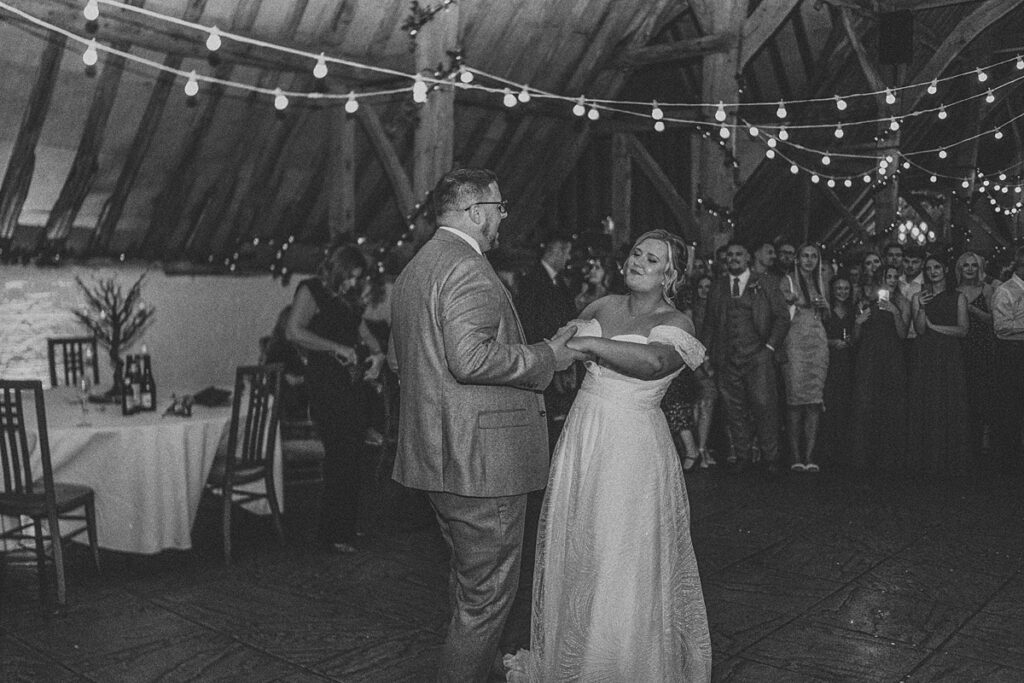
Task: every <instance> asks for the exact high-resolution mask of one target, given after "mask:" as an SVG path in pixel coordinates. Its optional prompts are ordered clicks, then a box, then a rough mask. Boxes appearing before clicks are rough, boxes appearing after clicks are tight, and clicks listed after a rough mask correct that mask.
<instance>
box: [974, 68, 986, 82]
mask: <svg viewBox="0 0 1024 683" xmlns="http://www.w3.org/2000/svg"><path fill="white" fill-rule="evenodd" d="M974 73H976V74H978V82H979V83H984V82H985V81H987V80H988V74H987V73H985V72H984V71H982V70H981V67H978V68H977V69H975V70H974Z"/></svg>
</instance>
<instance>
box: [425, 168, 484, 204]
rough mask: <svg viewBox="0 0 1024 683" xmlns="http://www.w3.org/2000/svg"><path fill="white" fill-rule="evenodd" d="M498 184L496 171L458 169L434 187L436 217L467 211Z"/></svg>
mask: <svg viewBox="0 0 1024 683" xmlns="http://www.w3.org/2000/svg"><path fill="white" fill-rule="evenodd" d="M496 182H498V176H496V175H494V171H490V170H488V169H486V168H457V169H455V170H454V171H449V172H448V173H446V174H445V175H444V177H443V178H441V180H440V181H438V183H437V186H436V187H434V192H433V203H434V215H435V216H443V215H444V214H446V213H448V212H450V211H459V210H461V209H465V208H466V207H467V206H468V205H469V204H472V203H473V202H474V201H479V198H480V197H482V196H484V195H485V194H487V190H488V189H489V188H490V186H491V184H492V183H496Z"/></svg>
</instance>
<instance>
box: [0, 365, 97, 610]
mask: <svg viewBox="0 0 1024 683" xmlns="http://www.w3.org/2000/svg"><path fill="white" fill-rule="evenodd" d="M26 393H28V394H31V396H32V400H34V402H35V413H36V429H37V430H38V433H39V451H40V454H41V464H40V467H41V469H42V478H39V477H37V476H35V474H34V473H33V470H32V457H31V456H32V449H31V448H30V446H29V439H28V431H29V430H28V424H27V415H26V412H25V404H26V402H27V401H26V400H25V396H24V395H23V394H26ZM0 467H2V477H3V478H2V482H0V483H2V488H0V515H5V516H8V517H12V518H15V519H18V520H24V519H26V518H27V519H28V520H29V521H27V522H20V523H19V524H18V526H16V527H14V528H13V529H3V530H2V531H0V541H4V542H5V545H6V541H8V540H13V541H22V540H28V539H32V540H34V541H35V560H36V565H37V566H38V568H39V594H40V598H41V599H42V598H44V597H45V594H46V578H45V576H46V560H47V557H46V541H50V542H51V543H50V547H51V549H52V556H53V558H52V559H53V565H54V568H55V571H56V575H57V602H58V604H60V605H64V604H65V603H66V594H65V588H64V552H63V547H62V543H63V541H65V540H67V539H70V538H73V537H75V536H78V535H79V534H82V533H88V534H89V546H90V547H91V548H92V556H93V561H94V562H95V563H96V570H97V571H99V569H100V551H99V544H98V542H97V539H96V506H95V495H94V494H93V491H92V489H91V488H89V487H88V486H80V485H78V484H63V483H55V482H54V481H53V468H52V466H51V464H50V441H49V436H48V433H47V431H46V406H45V405H44V403H43V383H42V382H41V381H39V380H26V381H16V380H0ZM79 508H84V514H82V515H71V514H68V513H71V512H73V511H75V510H78V509H79ZM60 520H68V521H84V522H85V523H86V525H85V528H84V529H82V528H79V529H77V530H75V531H72V532H70V533H68V534H61V532H60ZM44 521H45V522H46V524H47V528H46V530H45V532H44V530H43V524H42V523H43V522H44ZM30 527H31V529H32V533H28V529H29V528H30ZM12 552H16V551H12Z"/></svg>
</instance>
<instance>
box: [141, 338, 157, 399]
mask: <svg viewBox="0 0 1024 683" xmlns="http://www.w3.org/2000/svg"><path fill="white" fill-rule="evenodd" d="M140 358H141V361H142V371H141V373H140V375H141V380H140V382H139V410H156V380H154V379H153V366H152V364H151V363H150V358H149V351H148V350H147V349H146V347H145V345H143V347H142V355H141V357H140Z"/></svg>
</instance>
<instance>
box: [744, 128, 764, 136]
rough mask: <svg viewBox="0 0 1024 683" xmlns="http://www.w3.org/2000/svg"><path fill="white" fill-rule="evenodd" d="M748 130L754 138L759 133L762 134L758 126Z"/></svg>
mask: <svg viewBox="0 0 1024 683" xmlns="http://www.w3.org/2000/svg"><path fill="white" fill-rule="evenodd" d="M747 132H748V133H750V137H752V138H756V137H757V136H758V135H760V134H761V131H759V130H758V129H757V126H751V127H750V128H749V130H747Z"/></svg>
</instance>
